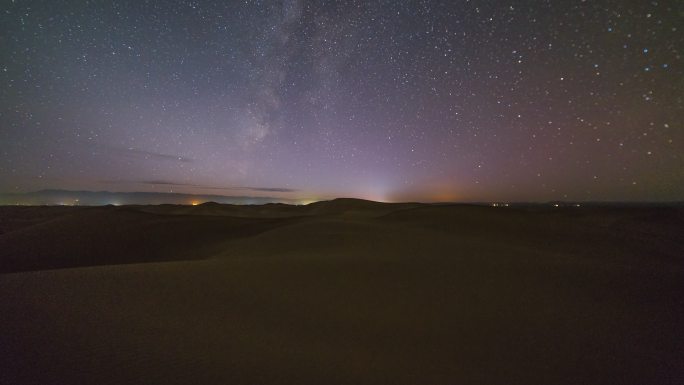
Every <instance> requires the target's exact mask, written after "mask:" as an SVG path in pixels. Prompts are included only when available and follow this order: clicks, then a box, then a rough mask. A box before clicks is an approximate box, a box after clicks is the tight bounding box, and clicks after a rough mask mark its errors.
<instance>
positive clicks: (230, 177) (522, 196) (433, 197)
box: [0, 0, 684, 201]
mask: <svg viewBox="0 0 684 385" xmlns="http://www.w3.org/2000/svg"><path fill="white" fill-rule="evenodd" d="M0 10H1V11H2V12H0V42H1V45H0V50H1V52H2V54H1V60H0V192H21V191H31V190H38V189H43V188H60V189H72V190H109V191H159V192H161V191H173V192H182V193H201V194H224V195H252V196H274V197H280V198H288V199H301V200H309V199H323V198H332V197H341V196H345V197H359V198H367V199H374V200H383V201H401V200H422V201H488V200H507V201H547V200H649V201H663V200H683V199H684V161H683V158H682V157H683V156H684V145H683V143H684V127H683V126H682V123H683V122H684V101H683V98H684V66H683V65H682V64H683V63H682V54H683V52H682V49H683V48H684V37H683V35H682V32H683V31H682V25H684V24H683V23H682V16H681V15H682V13H681V12H682V7H681V4H678V2H677V1H658V2H649V1H608V0H597V1H579V0H578V1H562V2H560V1H555V2H554V1H371V2H368V1H339V2H328V1H303V0H289V1H240V2H238V1H140V0H135V1H133V0H131V1H65V0H50V1H47V0H45V1H19V0H16V1H5V2H3V3H2V5H1V6H0Z"/></svg>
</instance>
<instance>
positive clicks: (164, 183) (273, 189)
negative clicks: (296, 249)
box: [102, 179, 299, 193]
mask: <svg viewBox="0 0 684 385" xmlns="http://www.w3.org/2000/svg"><path fill="white" fill-rule="evenodd" d="M102 182H104V183H111V184H122V183H125V184H144V185H157V186H176V187H194V188H199V189H205V190H224V191H257V192H280V193H291V192H297V191H299V190H297V189H292V188H287V187H252V186H232V187H221V186H207V185H201V184H195V183H184V182H174V181H168V180H158V179H150V180H107V181H102Z"/></svg>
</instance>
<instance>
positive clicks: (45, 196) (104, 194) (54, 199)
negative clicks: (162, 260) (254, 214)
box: [0, 190, 300, 206]
mask: <svg viewBox="0 0 684 385" xmlns="http://www.w3.org/2000/svg"><path fill="white" fill-rule="evenodd" d="M204 202H217V203H225V204H243V205H244V204H265V203H290V204H297V203H300V202H299V201H295V200H291V199H282V198H274V197H250V196H225V195H196V194H181V193H158V192H111V191H69V190H40V191H35V192H28V193H5V194H2V193H0V205H74V206H76V205H82V206H103V205H156V204H183V205H190V204H201V203H204Z"/></svg>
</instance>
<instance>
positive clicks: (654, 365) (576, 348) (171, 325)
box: [0, 200, 684, 384]
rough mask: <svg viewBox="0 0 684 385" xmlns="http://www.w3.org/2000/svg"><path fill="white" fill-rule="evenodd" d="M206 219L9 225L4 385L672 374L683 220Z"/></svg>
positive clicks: (139, 214)
mask: <svg viewBox="0 0 684 385" xmlns="http://www.w3.org/2000/svg"><path fill="white" fill-rule="evenodd" d="M221 206H222V205H206V206H204V207H202V206H195V207H180V206H155V207H145V206H139V207H118V208H114V207H107V208H74V209H73V210H63V211H60V212H57V211H54V212H50V213H44V214H40V215H39V214H38V213H36V212H28V211H27V212H20V211H13V212H12V213H13V214H12V215H13V216H14V218H19V219H18V220H14V221H12V220H9V219H7V218H6V217H5V218H4V219H3V220H2V221H1V222H0V223H6V224H7V225H3V226H4V227H3V228H4V229H6V232H4V233H3V234H2V235H0V246H1V247H0V258H2V266H3V269H4V270H5V271H18V270H24V272H15V273H9V274H0V293H2V297H1V299H0V326H1V327H2V330H3V332H2V333H0V356H1V357H3V360H2V361H0V383H1V384H45V383H98V384H122V383H125V384H187V383H211V384H213V383H217V384H218V383H233V384H578V383H586V384H599V383H611V384H632V383H633V384H646V383H648V384H678V383H681V382H682V380H683V379H684V365H682V359H681V357H684V346H683V344H682V343H681V341H683V340H684V332H683V331H682V327H681V325H682V324H684V297H682V293H683V292H684V261H683V260H682V256H683V255H684V249H682V247H683V246H682V245H683V244H684V242H682V241H683V240H684V239H682V234H684V231H683V230H684V215H683V213H682V211H681V209H677V208H587V209H585V208H582V209H575V208H561V209H551V208H539V207H537V208H491V207H483V206H467V205H441V206H432V205H419V204H406V205H391V204H375V203H373V202H365V201H356V200H339V201H332V202H322V203H319V204H315V205H308V206H280V205H274V206H270V207H258V206H255V207H232V206H229V207H221ZM7 209H8V208H0V213H3V214H7V213H8V212H9V211H4V210H7ZM24 209H26V210H40V209H39V208H24ZM45 210H52V209H45ZM269 210H273V213H270V214H269V213H268V211H269ZM236 213H237V214H236ZM250 213H251V215H250ZM285 213H287V214H288V215H285ZM290 213H291V215H290ZM238 214H239V215H238ZM10 223H11V224H12V225H9V224H10ZM7 250H11V252H8V251H7ZM27 256H28V257H27ZM170 260H175V261H173V262H170ZM8 261H10V262H8ZM161 261H166V262H161ZM135 262H147V263H135ZM69 263H72V265H69ZM87 265H91V266H90V267H86V266H87ZM95 265H99V266H95ZM68 266H83V267H79V268H66V267H68ZM55 267H60V269H55V270H45V269H50V268H55ZM13 269H14V270H13ZM26 270H34V271H26Z"/></svg>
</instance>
